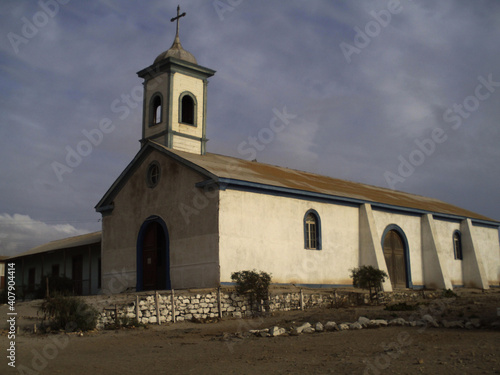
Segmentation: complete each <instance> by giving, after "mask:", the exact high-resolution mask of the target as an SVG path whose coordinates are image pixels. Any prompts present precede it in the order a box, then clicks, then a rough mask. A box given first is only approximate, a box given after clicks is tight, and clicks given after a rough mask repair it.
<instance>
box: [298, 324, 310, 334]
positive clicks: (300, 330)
mask: <svg viewBox="0 0 500 375" xmlns="http://www.w3.org/2000/svg"><path fill="white" fill-rule="evenodd" d="M306 328H311V324H310V323H304V324H302V325H301V326H300V327H297V328H295V331H296V332H297V333H302V332H303V331H304V330H305V329H306Z"/></svg>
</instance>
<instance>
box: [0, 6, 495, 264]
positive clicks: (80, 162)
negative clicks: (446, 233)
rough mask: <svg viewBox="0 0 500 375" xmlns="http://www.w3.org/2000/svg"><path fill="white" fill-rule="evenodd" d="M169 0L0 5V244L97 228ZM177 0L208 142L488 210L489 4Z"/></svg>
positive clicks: (134, 129)
mask: <svg viewBox="0 0 500 375" xmlns="http://www.w3.org/2000/svg"><path fill="white" fill-rule="evenodd" d="M179 1H180V0H177V1H176V2H173V1H169V0H148V1H141V2H139V1H132V0H120V1H118V0H86V1H85V2H83V1H76V0H71V1H70V0H41V1H26V0H2V1H1V2H0V17H1V18H0V20H1V22H0V69H1V74H0V140H1V147H0V255H14V254H18V253H20V252H23V251H27V250H29V249H30V248H32V247H34V246H37V245H40V244H43V243H45V242H48V241H52V240H55V239H59V238H64V237H69V236H74V235H78V234H83V233H88V232H93V231H97V230H100V229H101V223H100V214H98V213H96V212H95V210H94V206H95V205H96V204H97V202H98V201H99V200H100V199H101V197H102V196H103V195H104V194H105V192H106V191H107V190H108V188H109V187H110V186H111V184H112V183H113V182H114V181H115V179H116V178H117V177H118V176H119V175H120V173H121V172H122V171H123V169H124V168H125V167H126V166H127V165H128V163H129V162H130V161H131V160H132V159H133V157H134V156H135V154H136V153H137V152H138V151H139V148H140V144H139V139H140V138H141V118H142V98H141V93H142V82H141V79H140V78H139V77H138V76H137V74H136V73H137V72H138V71H140V70H142V69H143V68H146V67H148V66H150V65H151V64H152V63H153V61H154V59H155V58H156V56H157V55H159V54H160V53H161V52H163V51H165V50H167V49H168V48H169V47H170V46H171V44H172V41H173V39H174V36H175V23H171V22H170V18H171V17H174V16H175V15H176V7H177V4H178V2H179ZM180 5H181V12H186V13H187V15H186V17H183V18H182V19H181V20H180V39H181V42H182V45H183V47H184V48H185V49H186V50H187V51H189V52H191V53H192V54H193V55H194V56H195V57H196V59H197V61H198V64H200V65H202V66H205V67H208V68H211V69H214V70H216V71H217V73H216V74H215V75H214V76H213V77H211V78H210V80H209V82H210V83H209V85H208V110H207V137H208V138H209V142H208V143H207V151H208V152H212V153H218V154H223V155H229V156H234V157H239V158H242V159H257V160H258V161H259V162H264V163H269V164H273V165H279V166H285V167H289V168H294V169H299V170H305V171H309V172H313V173H318V174H322V175H327V176H332V177H336V178H341V179H346V180H350V181H356V182H362V183H366V184H370V185H376V186H382V187H386V188H390V189H396V190H401V191H405V192H409V193H414V194H418V195H423V196H428V197H433V198H437V199H440V200H443V201H446V202H449V203H451V204H455V205H457V206H460V207H463V208H466V209H469V210H471V211H474V212H477V213H480V214H482V215H485V216H487V217H490V218H492V219H494V220H500V199H499V186H500V147H499V144H500V130H499V128H500V127H499V119H500V54H499V53H498V46H499V44H498V43H499V40H500V1H498V0H489V1H488V0H477V1H467V0H440V1H434V0H421V1H420V0H401V1H397V0H380V1H378V0H375V1H374V0H366V1H365V0H359V1H347V0H345V1H340V0H339V1H331V0H309V1H298V0H288V1H284V0H281V1H276V0H275V1H269V0H267V1H264V0H252V1H250V0H220V1H219V0H216V1H203V2H201V1H195V0H186V1H181V2H180ZM124 105H125V106H126V107H127V109H128V110H127V111H123V110H122V111H120V112H118V111H117V108H118V107H119V106H124ZM109 121H111V123H110V125H108V127H106V128H105V129H104V130H106V132H104V131H102V130H100V126H101V125H102V123H103V122H105V123H106V122H107V123H108V124H109ZM277 123H279V124H280V126H279V127H277V126H273V125H275V124H277ZM92 135H93V138H92ZM89 138H92V139H93V143H90V141H89ZM88 145H91V147H90V148H89V147H88Z"/></svg>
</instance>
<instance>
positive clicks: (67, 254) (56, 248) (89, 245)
mask: <svg viewBox="0 0 500 375" xmlns="http://www.w3.org/2000/svg"><path fill="white" fill-rule="evenodd" d="M7 261H8V262H9V263H15V271H16V291H17V293H18V294H17V295H18V296H20V297H21V298H33V296H34V295H35V291H36V289H37V288H39V287H40V286H42V287H43V285H44V283H45V277H47V276H51V275H53V276H64V277H67V278H69V279H71V280H72V281H73V291H74V293H75V294H76V295H89V294H98V293H99V292H100V290H101V232H94V233H89V234H84V235H81V236H76V237H70V238H65V239H62V240H57V241H52V242H49V243H47V244H44V245H41V246H37V247H35V248H33V249H31V250H29V251H26V252H24V253H21V254H19V255H16V256H14V257H10V258H8V260H7Z"/></svg>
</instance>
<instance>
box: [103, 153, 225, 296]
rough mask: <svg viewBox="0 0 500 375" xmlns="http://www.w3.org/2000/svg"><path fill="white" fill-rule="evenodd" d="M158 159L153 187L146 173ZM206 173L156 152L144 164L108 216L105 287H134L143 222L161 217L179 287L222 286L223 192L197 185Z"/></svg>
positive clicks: (105, 219)
mask: <svg viewBox="0 0 500 375" xmlns="http://www.w3.org/2000/svg"><path fill="white" fill-rule="evenodd" d="M152 161H157V162H158V163H159V165H160V169H161V177H160V180H159V183H158V185H157V186H156V187H154V188H149V187H148V186H147V183H146V173H147V169H148V166H149V164H150V163H151V162H152ZM201 180H203V176H201V175H200V174H198V173H196V172H194V171H192V170H191V169H189V168H187V167H185V166H183V165H181V164H179V163H178V162H176V161H174V160H173V159H171V158H170V157H168V156H166V155H165V154H162V153H160V152H158V151H156V150H153V151H152V152H151V153H150V154H149V155H147V156H146V157H145V159H144V160H143V161H142V162H141V163H140V165H139V166H138V168H137V169H136V170H135V172H134V173H133V175H132V176H131V177H130V178H129V179H128V181H127V182H126V184H125V185H124V187H123V188H122V189H121V190H120V192H119V193H118V194H117V196H116V197H115V199H114V209H113V211H112V213H111V214H109V215H104V216H103V255H102V268H103V287H104V288H105V289H106V290H107V291H108V292H109V293H118V292H121V291H123V290H125V289H127V288H131V289H135V287H136V281H137V273H136V271H137V265H136V263H137V262H136V259H137V238H138V235H139V231H140V228H141V225H142V224H143V223H144V221H145V220H146V219H147V218H148V217H150V216H152V215H156V216H158V217H160V218H161V219H162V220H163V221H164V222H165V224H166V226H167V230H168V236H169V248H170V276H171V283H172V287H173V288H175V289H183V288H191V287H200V288H202V287H213V286H216V285H218V280H219V279H218V276H219V275H218V273H219V270H218V222H217V202H218V193H217V192H215V193H211V195H210V197H207V195H206V194H204V193H203V190H200V189H198V188H196V187H195V184H196V183H197V182H199V181H201Z"/></svg>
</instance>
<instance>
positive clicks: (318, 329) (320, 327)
mask: <svg viewBox="0 0 500 375" xmlns="http://www.w3.org/2000/svg"><path fill="white" fill-rule="evenodd" d="M314 330H315V331H316V332H323V331H324V330H325V327H324V326H323V324H322V323H321V322H318V323H316V324H315V325H314Z"/></svg>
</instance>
